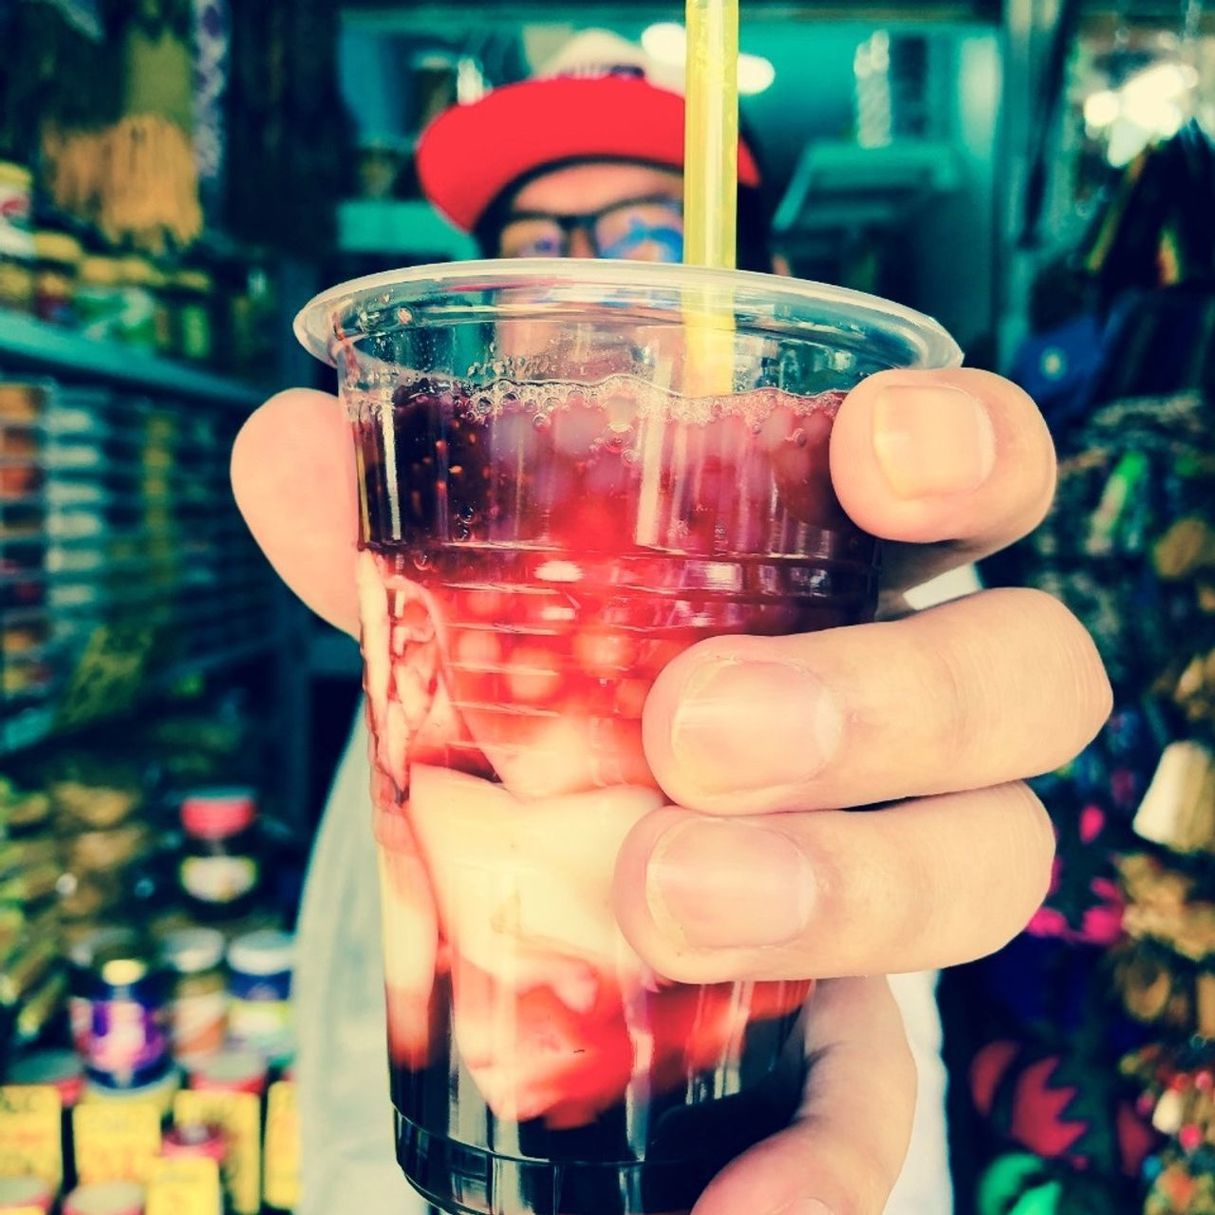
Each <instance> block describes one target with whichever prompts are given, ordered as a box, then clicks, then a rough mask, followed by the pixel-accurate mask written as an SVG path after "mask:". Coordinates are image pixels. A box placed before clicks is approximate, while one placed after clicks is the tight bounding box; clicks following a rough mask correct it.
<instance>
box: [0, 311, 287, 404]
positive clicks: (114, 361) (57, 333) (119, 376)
mask: <svg viewBox="0 0 1215 1215" xmlns="http://www.w3.org/2000/svg"><path fill="white" fill-rule="evenodd" d="M30 370H33V371H37V370H42V371H44V372H48V373H51V374H58V375H60V376H62V377H64V378H71V379H74V380H83V381H87V382H101V383H107V384H121V385H125V386H127V387H129V388H132V389H141V390H143V391H146V392H163V393H167V394H170V395H172V396H174V397H178V398H181V397H185V398H188V399H192V400H202V401H209V402H211V403H212V404H214V405H219V406H223V407H225V408H231V409H240V410H245V411H248V410H250V409H254V408H256V407H257V406H258V405H259V404H260V403H261V401H262V399H263V395H264V394H262V393H260V392H258V391H257V390H256V389H254V388H252V387H250V386H249V385H247V384H242V383H239V382H238V381H236V380H229V379H226V378H224V377H222V376H218V375H213V374H212V373H210V372H208V371H202V370H200V369H198V368H196V367H188V366H184V365H182V364H180V363H175V362H173V361H171V360H169V359H162V358H158V357H157V356H156V355H152V354H148V353H146V352H144V351H142V350H139V349H132V347H130V346H124V345H121V344H120V343H117V342H98V341H91V340H89V339H88V338H84V337H81V336H80V334H78V333H74V332H72V331H71V330H70V329H61V328H58V327H56V326H54V325H47V324H44V323H43V322H41V321H37V320H34V319H33V318H31V317H27V316H21V315H20V314H18V313H7V312H5V313H0V372H10V373H11V372H21V371H30Z"/></svg>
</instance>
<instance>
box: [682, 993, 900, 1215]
mask: <svg viewBox="0 0 1215 1215" xmlns="http://www.w3.org/2000/svg"><path fill="white" fill-rule="evenodd" d="M808 1013H809V1019H808V1023H807V1037H808V1048H809V1050H810V1052H811V1054H812V1056H813V1058H814V1063H813V1066H812V1069H811V1074H810V1081H809V1085H808V1087H807V1090H806V1100H805V1103H804V1105H803V1107H802V1113H801V1116H800V1118H799V1119H798V1121H797V1122H796V1123H794V1124H793V1125H792V1126H791V1127H789V1128H788V1129H786V1130H784V1131H781V1132H780V1133H779V1134H778V1135H774V1136H772V1138H770V1139H766V1140H765V1141H764V1142H763V1143H760V1144H758V1145H757V1146H756V1147H753V1148H751V1149H750V1151H748V1152H745V1153H744V1154H743V1155H742V1156H740V1157H739V1158H738V1159H737V1160H735V1161H733V1162H732V1163H731V1164H730V1165H728V1166H727V1167H726V1168H725V1169H724V1170H723V1171H722V1172H721V1173H719V1174H718V1176H717V1177H716V1178H714V1180H713V1181H712V1183H711V1184H710V1185H709V1187H708V1189H707V1190H706V1191H705V1192H704V1194H703V1195H702V1196H701V1198H700V1201H699V1202H698V1203H697V1204H696V1207H695V1209H694V1211H693V1213H692V1215H738V1212H739V1211H747V1212H753V1213H754V1215H882V1212H883V1211H884V1210H885V1209H886V1202H887V1199H888V1198H889V1197H890V1193H891V1190H893V1188H894V1183H895V1182H896V1181H897V1180H898V1176H899V1173H900V1171H901V1170H902V1167H903V1159H904V1157H905V1156H906V1153H907V1144H908V1142H909V1141H910V1138H911V1123H912V1118H913V1116H914V1114H915V1096H916V1072H915V1063H914V1061H913V1059H912V1057H911V1052H910V1050H909V1049H908V1046H907V1039H906V1037H905V1035H904V1032H903V1021H902V1016H901V1014H900V1012H899V1009H898V1006H897V1004H896V1003H895V1000H894V997H893V996H892V995H891V993H890V987H889V985H888V984H887V982H886V980H885V979H841V980H833V981H830V982H826V983H820V984H819V985H818V987H817V988H816V989H815V994H814V997H813V998H812V999H811V1002H810V1005H809V1008H808Z"/></svg>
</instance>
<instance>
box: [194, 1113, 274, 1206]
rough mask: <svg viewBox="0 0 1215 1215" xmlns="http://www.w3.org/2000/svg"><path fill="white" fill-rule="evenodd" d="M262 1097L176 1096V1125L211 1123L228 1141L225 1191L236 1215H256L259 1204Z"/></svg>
mask: <svg viewBox="0 0 1215 1215" xmlns="http://www.w3.org/2000/svg"><path fill="white" fill-rule="evenodd" d="M261 1112H262V1111H261V1098H260V1097H258V1096H257V1094H256V1093H231V1092H218V1091H216V1092H213V1091H210V1090H204V1091H202V1092H183V1093H178V1094H177V1096H176V1097H175V1098H174V1100H173V1119H174V1121H175V1122H176V1123H177V1124H178V1125H179V1126H186V1125H191V1124H198V1123H211V1124H213V1125H215V1126H220V1127H222V1128H223V1131H224V1135H225V1136H226V1137H227V1140H228V1153H227V1157H226V1158H225V1160H224V1168H223V1176H224V1188H225V1189H226V1190H227V1192H228V1197H229V1200H230V1202H231V1205H232V1210H233V1212H235V1215H257V1213H258V1211H260V1210H261V1205H262V1140H261V1131H262V1127H261Z"/></svg>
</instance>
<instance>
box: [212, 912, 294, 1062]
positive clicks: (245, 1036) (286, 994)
mask: <svg viewBox="0 0 1215 1215" xmlns="http://www.w3.org/2000/svg"><path fill="white" fill-rule="evenodd" d="M294 957H295V942H294V940H293V938H292V937H291V936H289V935H288V934H287V933H285V932H277V931H275V930H274V929H269V928H267V929H262V930H260V931H258V932H250V933H246V934H245V935H244V936H242V937H237V939H236V940H235V941H233V942H232V944H231V945H230V946H229V947H228V972H229V979H228V984H229V990H230V992H231V1000H230V1002H229V1005H228V1029H229V1032H230V1033H231V1036H232V1038H233V1039H234V1040H235V1041H237V1042H239V1043H241V1044H242V1045H244V1046H249V1047H252V1048H253V1049H254V1050H256V1051H259V1052H260V1053H261V1054H262V1056H263V1057H264V1058H265V1059H266V1060H267V1061H268V1062H269V1063H270V1064H271V1065H274V1066H282V1065H284V1064H286V1063H287V1062H289V1061H290V1059H291V1056H292V1054H293V1052H294V1048H295V1034H294V1027H293V1025H292V1018H291V968H292V964H293V961H294Z"/></svg>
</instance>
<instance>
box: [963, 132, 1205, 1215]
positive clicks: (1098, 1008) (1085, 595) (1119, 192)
mask: <svg viewBox="0 0 1215 1215" xmlns="http://www.w3.org/2000/svg"><path fill="white" fill-rule="evenodd" d="M1213 197H1215V149H1213V148H1212V144H1211V141H1210V139H1209V138H1208V137H1207V135H1206V134H1205V133H1204V132H1203V131H1202V130H1201V128H1199V127H1198V126H1197V125H1196V124H1191V125H1189V126H1187V127H1185V128H1184V129H1183V130H1181V131H1180V132H1179V133H1178V134H1177V136H1176V137H1175V138H1173V139H1171V140H1168V141H1166V142H1164V143H1161V144H1159V145H1158V146H1156V147H1153V148H1151V149H1149V150H1147V151H1145V152H1143V153H1142V154H1141V155H1140V156H1139V157H1138V158H1137V159H1135V160H1134V161H1133V162H1132V163H1131V164H1129V165H1128V166H1127V168H1126V170H1125V171H1124V172H1123V173H1122V174H1121V175H1120V177H1119V178H1118V179H1117V180H1116V181H1115V182H1114V184H1113V185H1112V187H1111V188H1110V190H1109V192H1108V195H1107V197H1106V200H1105V205H1104V207H1103V209H1102V210H1101V211H1100V213H1099V214H1098V215H1097V216H1096V218H1095V220H1094V222H1093V223H1092V225H1091V227H1090V230H1089V231H1088V233H1087V234H1086V236H1085V239H1084V241H1083V244H1082V247H1081V249H1080V250H1079V251H1078V255H1077V256H1076V258H1075V259H1074V260H1073V261H1072V263H1071V268H1070V269H1068V270H1064V269H1062V268H1061V266H1060V265H1056V266H1052V268H1051V271H1050V273H1051V275H1052V276H1053V277H1052V279H1051V281H1052V282H1054V281H1056V280H1058V278H1059V277H1060V276H1064V277H1067V278H1068V279H1069V287H1068V290H1067V292H1066V295H1067V298H1068V300H1069V303H1070V305H1071V307H1070V311H1069V312H1068V313H1066V314H1063V313H1058V312H1052V313H1051V314H1050V316H1049V320H1048V322H1047V324H1046V326H1044V328H1043V331H1041V332H1039V333H1038V334H1036V335H1035V336H1034V338H1033V339H1032V342H1031V344H1030V345H1029V346H1028V347H1027V349H1026V351H1025V352H1024V353H1023V355H1022V358H1021V359H1020V360H1019V361H1018V364H1017V366H1018V368H1019V369H1020V370H1021V372H1022V373H1023V374H1022V378H1023V379H1024V380H1025V381H1026V382H1028V383H1031V384H1033V385H1034V387H1035V388H1037V387H1038V386H1039V381H1040V380H1041V381H1043V382H1044V381H1046V380H1048V379H1050V378H1051V377H1050V372H1052V371H1054V372H1056V373H1058V374H1057V375H1056V376H1055V377H1054V384H1055V386H1056V388H1057V392H1056V393H1055V395H1054V396H1053V398H1051V400H1050V404H1051V412H1050V413H1049V414H1048V419H1049V421H1050V422H1051V425H1052V430H1053V431H1054V435H1055V439H1056V445H1057V447H1058V450H1059V475H1058V485H1057V492H1056V495H1055V500H1054V502H1053V504H1052V507H1051V511H1050V513H1049V515H1048V517H1047V519H1046V520H1045V522H1044V523H1043V525H1042V526H1041V527H1040V528H1039V529H1038V530H1037V531H1035V532H1034V533H1033V534H1032V535H1031V536H1030V537H1029V538H1028V539H1027V540H1026V541H1024V542H1023V543H1022V544H1021V545H1020V546H1018V548H1017V549H1016V550H1015V551H1014V554H1013V556H1012V558H1011V559H1010V561H1009V563H1008V564H1007V565H1005V566H1004V567H1003V569H1002V570H1001V571H1000V573H1001V574H1002V576H1006V577H1007V579H1008V580H1009V581H1012V582H1015V583H1018V584H1022V585H1029V586H1033V587H1037V588H1038V589H1040V590H1043V591H1046V592H1048V593H1050V594H1051V595H1053V596H1055V597H1057V598H1059V599H1061V600H1062V601H1063V602H1064V603H1065V604H1066V605H1067V606H1068V607H1069V608H1070V609H1071V610H1072V611H1073V612H1074V613H1075V614H1076V615H1077V616H1078V617H1079V619H1080V620H1081V622H1082V623H1083V624H1084V625H1085V626H1086V628H1087V629H1088V630H1089V632H1090V634H1091V635H1092V636H1093V639H1094V641H1095V642H1096V644H1097V646H1098V648H1099V650H1100V651H1101V655H1102V659H1103V661H1104V662H1105V665H1106V669H1107V670H1108V672H1109V674H1110V677H1111V680H1112V682H1113V685H1114V693H1115V703H1116V705H1117V708H1116V710H1115V712H1114V714H1113V715H1112V716H1111V718H1110V719H1109V722H1108V723H1107V725H1106V727H1105V728H1104V730H1103V731H1102V733H1101V734H1100V736H1099V737H1098V738H1097V740H1096V741H1095V742H1094V743H1093V744H1092V745H1091V746H1090V747H1089V748H1088V749H1087V750H1086V751H1085V752H1083V753H1082V754H1081V755H1080V756H1078V757H1077V758H1076V759H1075V760H1074V761H1073V762H1072V763H1071V764H1069V765H1068V767H1067V768H1066V769H1064V770H1062V771H1060V772H1057V773H1053V774H1051V775H1049V776H1046V777H1043V778H1040V779H1038V780H1036V781H1034V782H1032V784H1033V787H1034V789H1035V791H1036V792H1037V793H1038V794H1039V796H1040V797H1041V798H1042V800H1043V802H1044V804H1045V805H1046V806H1047V808H1048V809H1049V811H1050V812H1051V815H1052V818H1053V820H1054V824H1055V829H1056V835H1057V838H1058V857H1057V860H1056V865H1055V872H1054V876H1053V880H1052V883H1051V889H1050V892H1049V894H1048V896H1047V899H1046V902H1045V905H1044V907H1043V908H1042V909H1041V910H1040V911H1039V912H1038V913H1037V914H1036V915H1035V916H1034V918H1033V920H1032V921H1031V923H1030V925H1029V929H1028V932H1027V933H1026V934H1025V935H1024V936H1022V937H1021V938H1019V939H1018V941H1016V942H1014V943H1013V945H1012V946H1010V947H1009V949H1007V950H1005V951H1003V952H1002V953H1001V954H1000V955H997V956H996V957H995V958H993V959H990V960H988V961H986V962H983V963H980V964H978V965H977V966H975V967H973V968H972V971H973V973H974V975H975V976H977V979H976V983H975V986H974V987H973V989H972V995H973V998H974V999H977V998H979V994H981V998H982V999H983V1000H984V1001H985V1007H986V1010H987V1014H986V1015H987V1020H988V1023H989V1024H990V1026H991V1027H992V1030H993V1031H994V1032H993V1033H992V1035H991V1040H989V1041H987V1042H986V1043H984V1042H979V1043H978V1044H977V1047H978V1049H977V1050H976V1053H975V1054H974V1058H973V1063H972V1072H971V1090H972V1097H973V1100H972V1107H971V1108H972V1111H977V1112H978V1113H979V1114H980V1115H981V1116H982V1118H983V1123H982V1133H981V1136H980V1138H981V1139H982V1137H983V1136H985V1137H986V1138H985V1140H984V1150H985V1151H986V1153H987V1162H986V1169H987V1171H986V1173H985V1174H984V1177H983V1179H982V1182H981V1185H980V1194H979V1208H980V1211H981V1212H982V1215H1012V1213H1013V1212H1016V1213H1017V1215H1026V1213H1029V1212H1033V1213H1034V1215H1037V1213H1038V1212H1056V1211H1057V1212H1059V1213H1060V1215H1073V1212H1077V1213H1078V1212H1087V1211H1089V1210H1091V1211H1093V1212H1094V1213H1095V1212H1097V1211H1100V1212H1102V1215H1115V1213H1116V1215H1123V1213H1125V1215H1215V1192H1213V1191H1212V1187H1211V1181H1212V1178H1213V1177H1215V1099H1213V1096H1212V1094H1213V1092H1215V1053H1213V1050H1212V1046H1211V1043H1212V1042H1215V454H1213V453H1215V412H1213V411H1215V359H1213V358H1212V357H1211V351H1212V348H1213V347H1212V335H1215V207H1212V206H1211V201H1210V200H1211V199H1212V198H1213ZM1056 294H1063V293H1061V292H1060V293H1056ZM1084 333H1087V334H1088V335H1089V337H1088V338H1087V339H1085V338H1084V337H1083V336H1082V335H1083V334H1084ZM1069 334H1070V335H1071V337H1070V338H1069V337H1068V335H1069ZM1094 338H1095V339H1096V340H1095V341H1093V339H1094ZM1073 339H1074V340H1073ZM1086 341H1088V342H1089V343H1090V344H1091V345H1092V349H1091V350H1090V351H1085V350H1084V349H1083V347H1084V345H1085V342H1086ZM1052 361H1053V366H1050V364H1051V363H1052ZM1026 372H1028V374H1024V373H1026ZM975 993H979V994H975ZM974 1007H975V1004H974V1002H973V999H972V1003H971V1005H970V1010H971V1012H972V1015H973V1009H974Z"/></svg>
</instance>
